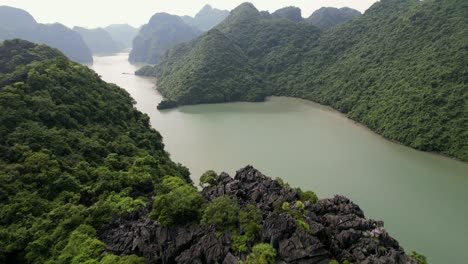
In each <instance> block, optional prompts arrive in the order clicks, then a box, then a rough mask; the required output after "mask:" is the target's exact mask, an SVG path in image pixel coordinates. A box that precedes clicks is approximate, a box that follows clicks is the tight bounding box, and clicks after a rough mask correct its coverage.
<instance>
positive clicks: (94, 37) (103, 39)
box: [73, 27, 122, 54]
mask: <svg viewBox="0 0 468 264" xmlns="http://www.w3.org/2000/svg"><path fill="white" fill-rule="evenodd" d="M73 30H74V31H76V32H78V33H79V34H80V35H81V37H82V38H83V40H84V42H85V43H86V45H88V47H89V48H90V49H91V51H92V52H93V54H112V53H116V52H119V51H120V50H121V49H122V47H121V46H120V45H119V44H117V42H115V41H114V39H113V38H112V37H111V35H110V34H109V33H108V32H107V31H106V30H105V29H102V28H96V29H87V28H82V27H74V28H73Z"/></svg>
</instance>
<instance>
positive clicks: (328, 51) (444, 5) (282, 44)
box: [137, 0, 468, 161]
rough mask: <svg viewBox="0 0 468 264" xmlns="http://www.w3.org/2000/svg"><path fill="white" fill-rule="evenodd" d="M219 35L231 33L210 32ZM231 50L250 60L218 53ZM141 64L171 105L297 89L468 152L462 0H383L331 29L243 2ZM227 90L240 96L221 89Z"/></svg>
mask: <svg viewBox="0 0 468 264" xmlns="http://www.w3.org/2000/svg"><path fill="white" fill-rule="evenodd" d="M214 35H216V36H217V38H218V39H221V38H222V37H221V35H224V36H225V37H226V38H225V41H209V40H210V39H212V38H213V36H214ZM228 42H230V43H228ZM227 53H229V54H231V55H233V57H234V56H235V57H236V58H238V60H241V61H244V63H233V60H232V59H226V60H222V59H217V58H223V56H225V54H227ZM206 54H208V56H209V57H210V58H207V57H206V56H205V55H206ZM227 57H228V58H231V57H230V56H227ZM208 62H209V63H210V64H208ZM246 69H249V70H246ZM250 69H252V70H250ZM212 73H216V75H213V74H212ZM137 74H142V75H152V76H156V77H158V89H159V91H160V92H161V93H162V94H163V95H164V96H165V97H166V99H167V100H168V101H169V102H171V103H169V104H167V105H170V106H176V105H183V104H197V103H213V102H228V101H239V100H242V101H258V100H259V99H263V98H265V97H266V96H268V95H277V96H293V97H300V98H304V99H309V100H312V101H316V102H319V103H322V104H326V105H330V106H332V107H333V108H335V109H337V110H339V111H341V112H343V113H346V114H348V116H349V117H351V118H352V119H354V120H356V121H359V122H361V123H363V124H365V125H367V126H368V127H369V128H371V129H372V130H374V131H376V132H377V133H379V134H381V135H383V136H384V137H386V138H389V139H391V140H396V141H399V142H401V143H403V144H405V145H408V146H411V147H413V148H416V149H420V150H424V151H434V152H440V153H443V154H447V155H450V156H454V157H456V158H459V159H461V160H465V161H466V160H468V103H467V99H468V85H467V83H466V82H467V77H468V2H466V1H463V0H447V1H437V0H426V1H419V0H382V1H380V2H377V3H376V4H374V5H373V6H372V7H371V8H369V9H368V10H367V11H366V12H365V14H364V15H362V16H360V17H356V18H354V19H352V20H351V21H349V22H348V23H345V24H342V25H339V26H336V27H332V28H330V29H327V30H320V29H319V28H317V27H315V26H312V25H310V24H308V23H307V22H304V21H302V22H293V21H292V20H291V19H276V18H274V17H272V16H271V15H270V14H268V13H265V12H259V11H258V10H257V9H256V8H255V7H254V6H253V5H252V4H249V3H245V4H242V5H241V6H239V7H238V8H236V9H234V10H233V11H232V12H231V14H230V15H229V16H228V17H227V18H226V19H225V20H224V21H223V22H222V23H221V24H219V25H218V26H217V27H215V28H214V29H213V30H212V31H210V32H208V33H206V34H205V35H203V36H201V37H200V38H198V39H196V40H194V41H192V42H190V43H185V44H181V45H178V46H176V47H174V48H173V49H172V50H170V51H169V52H168V53H166V56H165V59H164V60H163V61H162V62H161V63H160V64H159V65H156V66H155V67H145V68H143V69H141V70H140V71H139V72H137ZM233 80H234V81H233ZM246 80H248V81H252V82H256V84H255V85H254V86H250V83H249V82H247V83H246V82H245V81H246ZM257 80H258V81H257ZM246 85H247V86H248V87H247V88H243V87H246ZM226 91H236V93H240V94H242V96H222V95H225V94H226ZM240 91H243V92H240ZM188 95H190V96H188ZM228 95H231V94H230V93H228Z"/></svg>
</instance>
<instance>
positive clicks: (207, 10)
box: [182, 5, 229, 31]
mask: <svg viewBox="0 0 468 264" xmlns="http://www.w3.org/2000/svg"><path fill="white" fill-rule="evenodd" d="M228 15H229V11H227V10H220V9H216V8H213V7H211V6H210V5H205V6H204V7H203V8H202V9H201V10H200V11H199V12H198V13H197V14H196V15H195V17H190V16H183V17H182V20H184V22H185V23H187V24H188V25H191V26H194V27H196V28H198V29H199V30H201V31H208V30H210V29H212V28H213V27H215V26H216V25H218V24H219V23H220V22H221V21H223V20H224V19H225V18H226V17H227V16H228Z"/></svg>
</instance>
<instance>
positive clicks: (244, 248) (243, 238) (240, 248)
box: [232, 233, 251, 253]
mask: <svg viewBox="0 0 468 264" xmlns="http://www.w3.org/2000/svg"><path fill="white" fill-rule="evenodd" d="M249 242H251V240H250V238H249V237H248V236H247V235H239V234H238V233H235V234H233V236H232V249H233V250H234V251H235V252H239V253H245V252H248V251H249V247H248V245H247V243H249Z"/></svg>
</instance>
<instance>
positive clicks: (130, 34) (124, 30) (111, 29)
mask: <svg viewBox="0 0 468 264" xmlns="http://www.w3.org/2000/svg"><path fill="white" fill-rule="evenodd" d="M104 30H105V31H107V33H109V34H110V36H111V38H112V39H113V40H114V41H115V42H116V43H117V44H118V45H119V47H120V49H122V50H124V49H130V48H132V46H133V39H134V38H135V37H136V35H137V34H138V29H137V28H134V27H132V26H130V25H128V24H113V25H109V26H107V27H105V28H104Z"/></svg>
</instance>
